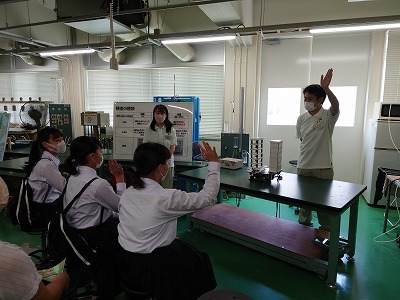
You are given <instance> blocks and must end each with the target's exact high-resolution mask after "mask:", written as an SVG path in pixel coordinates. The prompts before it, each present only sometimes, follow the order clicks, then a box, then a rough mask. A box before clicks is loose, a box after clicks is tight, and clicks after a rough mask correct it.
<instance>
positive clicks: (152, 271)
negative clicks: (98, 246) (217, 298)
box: [118, 142, 220, 300]
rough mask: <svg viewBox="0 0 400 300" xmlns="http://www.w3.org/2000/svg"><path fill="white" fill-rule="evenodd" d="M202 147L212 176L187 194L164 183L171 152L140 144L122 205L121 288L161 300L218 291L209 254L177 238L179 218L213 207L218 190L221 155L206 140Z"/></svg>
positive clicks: (151, 145) (158, 147)
mask: <svg viewBox="0 0 400 300" xmlns="http://www.w3.org/2000/svg"><path fill="white" fill-rule="evenodd" d="M199 148H200V151H201V155H202V157H203V158H204V159H205V160H207V161H208V174H207V177H206V179H205V183H204V185H203V188H202V189H201V191H199V192H193V193H187V192H184V191H180V190H176V189H164V188H163V187H162V186H161V185H160V182H161V179H162V177H163V176H164V174H165V170H166V169H168V159H169V158H170V156H171V153H170V152H169V150H168V148H167V147H165V146H163V145H161V144H158V143H143V144H141V145H139V146H138V147H137V148H136V150H135V154H134V156H133V165H134V167H135V173H134V175H133V179H132V187H129V188H128V189H127V190H126V191H125V192H124V194H123V195H122V197H121V201H120V204H119V216H120V224H119V225H118V232H119V236H118V240H119V243H120V244H121V246H122V248H123V251H122V255H121V257H122V264H121V265H122V269H121V273H122V280H123V284H124V285H125V286H126V287H128V288H130V289H132V290H134V291H138V292H146V293H151V294H152V296H153V297H155V298H156V299H157V300H178V299H179V300H180V299H185V300H195V299H197V298H198V297H200V296H201V295H202V294H204V293H206V292H208V291H210V290H213V289H214V288H215V287H216V280H215V277H214V272H213V268H212V265H211V262H210V259H209V257H208V255H207V254H206V253H204V252H200V251H199V250H197V249H196V248H194V247H193V246H191V245H190V244H188V243H185V242H184V241H182V240H180V239H177V238H176V226H177V219H178V218H179V217H181V216H184V215H186V214H189V213H191V212H194V211H196V210H198V209H201V208H203V207H206V206H209V205H213V204H214V201H215V199H216V196H217V194H218V191H219V185H220V163H219V158H218V154H217V152H216V151H215V148H212V147H211V146H210V145H209V144H208V143H206V142H203V144H202V145H200V144H199Z"/></svg>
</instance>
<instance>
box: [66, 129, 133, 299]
mask: <svg viewBox="0 0 400 300" xmlns="http://www.w3.org/2000/svg"><path fill="white" fill-rule="evenodd" d="M101 148H102V146H101V143H100V141H99V140H98V139H97V138H94V137H88V136H80V137H77V138H75V139H74V140H73V141H72V143H71V146H70V156H69V157H68V158H67V159H66V160H65V164H64V168H65V171H66V172H68V173H69V174H71V177H70V178H69V179H68V183H67V188H66V191H65V196H64V202H63V205H64V207H66V206H67V205H68V203H69V202H70V201H72V199H73V198H74V197H75V196H76V195H77V194H78V193H79V192H80V190H81V189H82V187H83V186H84V185H85V184H86V183H87V182H89V181H90V180H91V179H92V178H95V177H96V178H97V179H96V180H94V181H93V182H92V183H91V184H90V185H89V186H88V188H87V189H86V190H85V191H84V192H83V194H82V195H81V196H80V198H79V199H78V200H76V202H75V203H74V204H73V205H72V207H71V209H70V210H69V211H68V213H67V215H66V219H67V221H68V224H69V225H70V226H71V227H73V228H76V229H77V230H78V232H79V233H80V235H81V236H83V237H84V238H85V240H86V241H87V242H88V244H89V245H90V246H91V247H92V249H94V250H96V251H97V258H96V262H95V263H94V265H93V271H94V280H95V282H96V285H97V288H98V293H99V298H98V299H112V298H113V297H115V296H116V295H117V294H118V293H119V292H120V291H121V289H120V283H119V274H120V273H119V264H118V263H117V261H118V258H119V250H120V246H119V244H118V231H117V224H118V222H119V221H118V214H117V211H118V204H119V200H120V195H121V194H122V193H123V191H124V190H125V188H126V184H125V182H124V181H125V180H124V172H123V169H122V166H121V165H119V164H118V162H117V161H115V160H110V161H109V169H110V173H111V174H112V175H113V176H115V180H116V189H117V193H115V192H114V190H113V188H112V186H111V185H110V183H109V182H108V181H107V180H105V179H102V178H98V176H97V173H96V169H98V168H100V167H101V166H102V164H103V154H102V151H101ZM66 263H67V265H69V266H71V265H74V264H76V263H79V261H75V262H74V261H73V260H72V258H70V257H67V262H66Z"/></svg>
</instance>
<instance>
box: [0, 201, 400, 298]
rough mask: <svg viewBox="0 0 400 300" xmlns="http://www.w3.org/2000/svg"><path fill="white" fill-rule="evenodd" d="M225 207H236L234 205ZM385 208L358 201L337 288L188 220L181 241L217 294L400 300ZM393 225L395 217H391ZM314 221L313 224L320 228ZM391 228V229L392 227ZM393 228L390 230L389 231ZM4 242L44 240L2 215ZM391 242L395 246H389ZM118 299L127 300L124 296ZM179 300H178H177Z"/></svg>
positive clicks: (396, 253) (266, 209)
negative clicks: (352, 245) (197, 257)
mask: <svg viewBox="0 0 400 300" xmlns="http://www.w3.org/2000/svg"><path fill="white" fill-rule="evenodd" d="M226 203H229V204H232V205H236V200H235V199H232V198H231V199H229V200H228V201H226ZM240 206H241V207H242V208H247V209H250V210H255V211H258V212H262V213H265V214H269V215H275V211H276V205H275V203H273V202H268V201H265V200H260V199H255V198H250V197H246V198H245V199H242V200H241V204H240ZM383 212H384V210H383V209H382V208H372V207H369V206H368V205H367V204H366V202H365V200H364V199H362V198H361V199H360V207H359V215H358V219H359V221H358V230H357V246H356V255H355V262H354V263H350V262H347V260H346V259H345V258H344V259H343V263H341V264H340V265H339V270H338V278H337V287H336V289H331V288H328V287H327V285H326V283H325V282H324V281H323V280H321V279H320V278H319V277H318V276H317V275H316V274H314V273H313V272H310V271H307V270H304V269H302V268H299V267H296V266H293V265H291V264H288V263H285V262H283V261H280V260H278V259H275V258H272V257H269V256H267V255H265V254H262V253H260V252H257V251H254V250H251V249H248V248H245V247H243V246H240V245H237V244H235V243H233V242H229V241H227V240H224V239H221V238H219V237H216V236H213V235H211V234H208V233H204V232H200V231H199V230H192V231H191V232H188V231H186V220H185V219H184V218H182V219H180V220H179V224H178V234H179V236H180V238H181V239H183V240H185V241H187V242H189V243H191V244H193V245H195V246H196V247H197V248H199V249H200V250H202V251H205V252H207V253H208V254H209V256H210V258H211V261H212V264H213V267H214V271H215V275H216V278H217V282H218V289H231V290H238V291H241V292H242V293H245V294H247V295H248V296H250V297H251V298H252V299H254V300H261V299H262V300H264V299H277V300H279V299H318V300H320V299H385V300H390V299H400V296H399V295H400V285H399V280H400V249H399V248H398V247H397V245H396V242H395V241H394V239H395V238H396V233H397V232H398V233H400V228H398V229H394V230H393V231H391V232H390V233H388V234H385V235H383V236H380V237H379V238H378V240H379V241H381V242H377V241H375V240H376V239H375V237H377V236H378V235H380V234H381V233H382V227H383ZM280 216H281V218H284V219H288V220H292V221H297V216H296V215H295V214H294V208H293V207H288V206H286V205H281V206H280ZM390 217H391V219H392V220H394V221H395V220H396V218H397V212H396V211H395V210H392V211H390ZM316 223H317V218H316V217H315V216H314V224H315V226H316V225H318V224H316ZM347 223H348V214H345V215H344V216H343V218H342V225H341V231H342V235H345V232H346V231H347ZM389 227H390V226H389ZM390 228H391V227H390ZM0 239H1V240H4V241H8V242H11V243H15V244H18V245H22V244H24V243H28V244H29V246H30V247H38V246H39V244H40V239H39V237H37V236H30V235H28V234H25V233H22V232H20V231H19V230H18V228H17V227H14V226H12V225H10V224H9V221H8V218H7V217H6V214H5V213H4V212H3V213H1V215H0ZM390 240H391V241H390ZM118 299H124V297H123V296H122V295H121V296H120V297H118ZM177 300H179V299H177Z"/></svg>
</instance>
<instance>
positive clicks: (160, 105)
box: [150, 104, 173, 133]
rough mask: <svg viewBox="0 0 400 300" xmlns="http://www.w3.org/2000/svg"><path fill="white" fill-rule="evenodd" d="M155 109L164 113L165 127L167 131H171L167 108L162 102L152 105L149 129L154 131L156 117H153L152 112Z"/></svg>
mask: <svg viewBox="0 0 400 300" xmlns="http://www.w3.org/2000/svg"><path fill="white" fill-rule="evenodd" d="M156 111H159V112H162V113H165V121H164V125H165V129H166V130H167V132H168V133H171V128H172V126H173V124H172V122H171V121H170V120H169V118H168V108H167V107H166V106H165V105H163V104H157V105H156V106H154V109H153V121H151V123H150V128H151V130H153V131H156V124H157V122H156V119H155V118H154V113H155V112H156Z"/></svg>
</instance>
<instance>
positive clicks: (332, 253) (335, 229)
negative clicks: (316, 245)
mask: <svg viewBox="0 0 400 300" xmlns="http://www.w3.org/2000/svg"><path fill="white" fill-rule="evenodd" d="M339 235H340V215H336V214H335V215H331V232H330V241H329V262H328V276H327V279H326V283H327V284H328V286H329V287H331V288H335V287H336V278H337V265H338V259H339Z"/></svg>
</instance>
